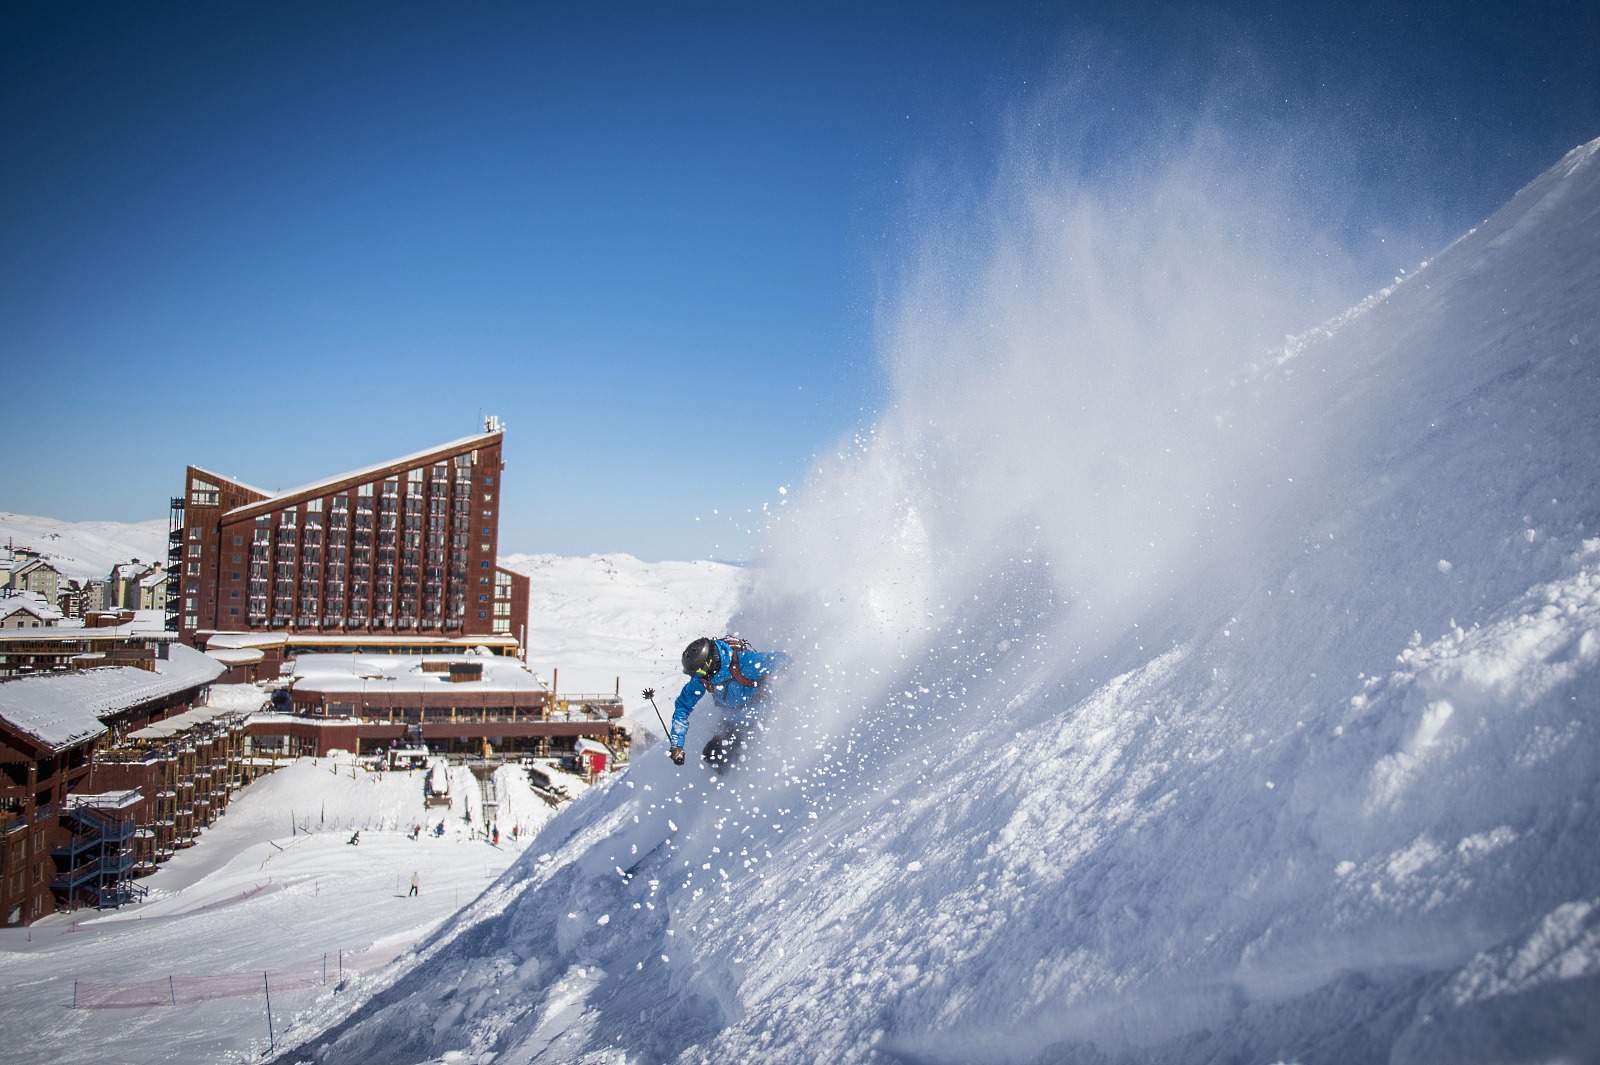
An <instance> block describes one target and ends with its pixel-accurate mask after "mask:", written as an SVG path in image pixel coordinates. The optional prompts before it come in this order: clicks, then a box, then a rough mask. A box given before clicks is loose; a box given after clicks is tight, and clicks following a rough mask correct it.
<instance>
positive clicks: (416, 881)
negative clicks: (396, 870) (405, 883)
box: [407, 873, 422, 898]
mask: <svg viewBox="0 0 1600 1065" xmlns="http://www.w3.org/2000/svg"><path fill="white" fill-rule="evenodd" d="M421 883H422V877H421V875H420V874H418V873H412V874H411V891H410V894H409V895H408V896H407V897H408V898H409V897H410V895H415V894H416V893H417V887H418V886H419V885H420V884H421Z"/></svg>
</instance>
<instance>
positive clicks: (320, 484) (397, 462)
mask: <svg viewBox="0 0 1600 1065" xmlns="http://www.w3.org/2000/svg"><path fill="white" fill-rule="evenodd" d="M504 435H505V430H503V429H497V430H495V431H494V432H492V433H474V434H473V435H472V436H464V437H462V438H461V439H460V440H452V441H450V442H449V443H448V444H437V445H435V446H433V447H430V448H425V449H423V450H422V451H416V452H413V453H412V454H410V455H402V456H401V457H399V458H396V459H386V460H385V461H383V462H376V463H373V464H372V465H371V466H363V467H362V468H361V469H359V470H351V471H349V472H348V473H338V474H334V475H333V476H332V477H324V478H322V479H321V480H318V481H312V482H311V483H309V484H303V485H301V486H300V487H298V488H291V489H289V490H288V491H286V492H277V493H274V494H273V495H271V496H269V497H268V498H266V499H258V500H256V501H255V502H254V503H246V504H244V505H243V506H239V507H234V508H233V509H232V510H230V511H228V512H227V513H226V514H225V515H223V517H225V518H232V517H234V516H236V515H239V514H242V513H244V512H246V511H253V510H273V509H276V507H277V506H279V505H281V504H283V503H284V502H287V501H289V500H299V499H301V498H304V497H309V496H318V495H322V494H323V492H324V490H325V489H328V488H331V487H333V486H334V485H336V484H339V483H341V482H350V483H356V482H360V481H364V480H366V479H368V478H369V477H371V476H373V475H376V474H378V473H380V472H382V471H383V470H386V469H388V468H390V467H391V466H415V465H418V464H421V463H423V462H425V461H426V460H428V459H431V458H433V457H434V456H435V455H445V454H450V453H453V452H456V451H462V450H465V449H466V448H469V447H477V446H482V445H485V444H489V443H492V442H494V441H496V440H499V439H500V438H501V437H503V436H504ZM196 468H197V469H198V467H196Z"/></svg>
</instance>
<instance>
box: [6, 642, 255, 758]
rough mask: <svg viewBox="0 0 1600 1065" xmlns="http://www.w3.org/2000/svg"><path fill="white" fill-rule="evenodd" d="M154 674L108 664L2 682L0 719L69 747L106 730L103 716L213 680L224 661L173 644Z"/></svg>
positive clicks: (55, 745) (47, 741)
mask: <svg viewBox="0 0 1600 1065" xmlns="http://www.w3.org/2000/svg"><path fill="white" fill-rule="evenodd" d="M168 653H169V655H170V657H169V658H166V659H157V660H156V668H155V672H153V673H152V672H151V671H149V670H146V669H137V668H135V667H132V666H107V667H103V668H99V669H86V670H82V671H81V672H77V673H40V674H35V675H33V676H26V677H16V678H14V679H12V680H8V681H5V682H3V683H0V720H4V721H5V722H6V723H7V724H9V725H10V726H11V727H12V728H14V729H17V730H18V731H20V732H22V733H24V734H26V735H28V736H31V737H33V738H34V739H36V740H38V741H39V742H40V743H42V744H44V745H46V746H48V747H50V748H51V749H52V750H57V751H59V750H64V749H66V748H68V747H71V746H73V745H75V744H78V743H81V742H83V741H84V740H88V739H93V738H94V737H96V736H98V735H100V734H101V733H103V732H105V730H106V726H105V724H104V723H103V722H102V721H101V720H100V719H101V718H102V717H110V716H111V715H112V714H115V713H117V712H119V711H122V710H129V709H132V708H134V707H136V706H139V705H141V704H143V703H147V702H151V701H153V700H156V699H161V698H164V697H166V696H168V695H175V694H177V693H178V692H181V691H183V690H185V689H187V688H197V687H200V686H202V685H205V684H209V683H211V682H212V681H214V680H216V679H217V678H218V677H220V676H221V675H222V671H223V666H222V663H221V662H218V661H216V660H214V659H211V658H208V657H206V656H205V655H203V654H201V653H200V652H199V651H196V650H195V649H193V648H192V647H186V646H184V645H183V644H177V643H175V644H172V645H171V646H170V647H169V649H168Z"/></svg>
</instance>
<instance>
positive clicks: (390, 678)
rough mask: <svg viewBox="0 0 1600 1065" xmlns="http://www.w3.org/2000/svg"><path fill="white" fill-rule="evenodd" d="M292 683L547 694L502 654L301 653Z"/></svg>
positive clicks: (317, 687) (324, 688) (353, 689)
mask: <svg viewBox="0 0 1600 1065" xmlns="http://www.w3.org/2000/svg"><path fill="white" fill-rule="evenodd" d="M424 662H434V663H438V662H443V663H452V662H454V663H464V662H470V663H473V664H474V665H481V666H482V667H483V676H482V679H480V680H465V681H452V680H450V679H449V678H450V674H449V673H448V672H424V671H423V668H422V664H423V663H424ZM294 686H295V687H296V688H301V687H303V688H305V689H307V690H312V691H319V692H350V693H358V692H367V693H370V694H377V693H378V692H446V691H448V692H451V693H454V694H461V695H467V694H470V693H473V692H545V691H549V690H550V689H549V687H548V686H547V685H546V684H545V682H544V681H542V680H540V679H539V678H538V677H537V676H535V675H534V673H533V672H532V671H531V670H530V669H528V667H527V666H525V665H523V664H522V662H521V661H520V660H518V659H515V658H511V657H509V656H506V655H494V654H489V655H485V654H464V655H383V654H376V655H301V656H300V657H299V658H298V659H296V660H295V671H294Z"/></svg>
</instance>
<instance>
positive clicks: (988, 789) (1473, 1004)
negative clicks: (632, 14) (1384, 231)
mask: <svg viewBox="0 0 1600 1065" xmlns="http://www.w3.org/2000/svg"><path fill="white" fill-rule="evenodd" d="M1597 152H1600V142H1596V143H1595V144H1591V145H1587V146H1585V147H1584V148H1581V149H1578V150H1576V151H1574V152H1573V153H1571V154H1570V155H1569V156H1568V157H1567V158H1566V159H1564V160H1562V162H1561V163H1559V164H1558V165H1557V166H1556V167H1554V168H1552V169H1551V170H1550V171H1549V172H1548V173H1546V174H1545V175H1544V176H1542V177H1541V178H1539V179H1538V180H1536V181H1535V182H1533V183H1532V184H1531V185H1530V186H1529V187H1528V188H1527V189H1525V190H1524V191H1523V192H1522V193H1520V194H1519V195H1518V196H1517V197H1516V198H1515V199H1514V200H1513V201H1512V202H1511V203H1510V204H1508V205H1507V207H1506V208H1504V209H1503V210H1502V211H1500V212H1499V213H1497V214H1496V215H1495V216H1494V217H1493V218H1491V219H1489V220H1488V222H1486V223H1485V224H1484V225H1482V226H1480V227H1478V229H1477V230H1475V231H1474V232H1473V233H1472V234H1470V235H1469V236H1467V237H1465V238H1463V239H1462V240H1460V241H1458V242H1456V243H1455V244H1453V245H1452V246H1451V247H1449V248H1447V249H1446V250H1444V251H1443V252H1441V253H1440V254H1439V255H1437V256H1436V257H1434V258H1433V259H1432V261H1431V262H1430V264H1429V266H1428V268H1427V269H1426V270H1425V271H1423V272H1421V273H1418V274H1415V275H1413V276H1412V277H1411V278H1410V279H1409V280H1407V281H1406V282H1405V283H1404V284H1400V285H1397V286H1394V287H1393V288H1392V290H1390V291H1389V292H1388V293H1387V294H1386V295H1384V296H1383V297H1382V298H1381V299H1378V300H1376V301H1374V302H1372V303H1370V304H1368V305H1367V306H1366V308H1365V310H1364V311H1363V313H1360V314H1357V315H1348V316H1345V317H1344V318H1343V319H1342V320H1341V321H1339V322H1338V323H1337V328H1330V329H1327V330H1324V331H1323V332H1322V333H1321V334H1319V335H1316V336H1313V337H1311V338H1310V339H1307V340H1306V341H1305V342H1304V343H1303V344H1302V345H1301V346H1300V347H1299V349H1298V350H1297V352H1296V354H1295V357H1294V358H1292V359H1290V360H1288V361H1286V362H1282V363H1281V364H1276V365H1274V364H1273V360H1268V363H1266V364H1262V365H1260V366H1259V368H1258V369H1256V370H1253V371H1249V372H1244V373H1240V374H1236V375H1233V376H1231V377H1229V378H1228V383H1225V384H1217V385H1214V386H1212V387H1210V388H1209V390H1194V389H1186V390H1185V391H1184V392H1183V393H1182V395H1181V396H1179V397H1173V396H1170V395H1167V394H1164V393H1162V392H1160V387H1161V382H1159V381H1155V382H1149V384H1148V386H1147V387H1146V388H1144V389H1142V390H1140V391H1139V393H1138V394H1139V395H1145V394H1149V393H1151V392H1154V395H1153V396H1151V397H1150V398H1149V399H1148V400H1147V399H1142V398H1141V399H1139V400H1138V402H1139V403H1141V404H1148V406H1132V407H1128V408H1125V409H1121V408H1119V409H1115V410H1113V411H1111V412H1110V413H1111V415H1114V417H1105V418H1101V419H1100V421H1098V422H1094V419H1095V418H1096V417H1097V415H1096V413H1095V412H1094V411H1092V410H1088V411H1087V412H1086V414H1085V415H1084V416H1083V417H1082V418H1075V419H1066V420H1062V419H1056V420H1054V421H1052V420H1051V417H1050V416H1051V413H1052V412H1053V411H1060V410H1067V411H1073V412H1077V411H1079V410H1080V406H1081V405H1080V404H1079V403H1078V402H1077V398H1078V397H1077V386H1078V384H1079V380H1080V379H1079V378H1077V377H1074V375H1073V373H1072V372H1070V364H1071V363H1072V358H1071V357H1063V356H1062V355H1061V353H1060V351H1059V350H1058V349H1049V350H1043V349H1040V348H1039V347H1038V346H1037V345H1036V344H1034V343H1033V340H1034V337H1033V336H1031V335H1030V336H1021V337H1020V340H1019V343H1018V344H1017V345H1016V346H1015V347H1014V348H1013V349H1010V350H1006V351H1001V352H1000V353H999V354H997V355H994V356H993V358H991V360H990V362H989V363H987V364H986V365H985V367H984V373H983V374H981V375H977V376H976V377H974V376H972V375H964V374H962V373H960V372H958V371H959V369H960V368H959V367H957V366H948V365H946V361H947V360H958V359H960V358H962V357H965V353H963V352H962V351H959V350H951V351H944V350H941V349H937V348H933V349H929V348H920V347H918V346H917V345H910V346H909V350H908V352H907V353H903V354H902V355H901V356H900V357H902V358H904V359H908V360H910V362H911V365H908V366H906V367H903V369H905V370H906V372H905V373H904V374H903V377H904V379H905V380H907V381H911V382H920V383H919V384H917V385H916V387H917V388H921V389H923V390H924V393H923V394H921V395H917V396H913V395H911V394H910V393H908V395H907V398H906V402H905V403H904V404H902V405H900V406H899V407H897V408H895V409H894V410H892V411H891V412H890V413H889V414H887V415H886V416H885V417H884V419H883V421H882V422H881V423H880V425H878V426H877V427H876V429H875V432H874V433H873V434H872V439H871V444H870V446H868V447H864V448H862V449H861V450H860V452H859V453H858V454H852V455H849V456H846V457H845V458H842V459H840V460H838V461H834V462H827V463H824V464H823V465H821V466H819V468H818V470H817V471H816V472H815V474H814V475H813V477H812V479H811V481H810V483H809V484H808V485H807V487H806V490H805V492H804V493H802V498H801V500H800V501H799V502H798V505H796V506H794V507H793V508H792V509H791V512H790V513H789V514H787V515H786V516H785V520H784V523H783V524H782V525H780V526H779V527H777V528H775V530H774V533H773V538H772V545H771V549H770V553H769V555H768V559H769V564H768V565H766V566H764V567H763V572H762V574H761V576H760V580H759V581H758V582H756V583H755V584H754V585H753V586H752V587H751V589H750V590H749V593H748V595H747V597H746V599H745V606H744V608H743V609H742V611H741V614H740V615H739V616H738V617H737V618H736V619H735V624H736V625H737V627H738V628H739V629H740V630H741V631H742V632H745V633H746V634H747V635H750V636H752V637H753V638H756V639H757V640H759V641H761V642H764V643H767V644H773V645H782V646H784V647H786V648H788V649H789V650H790V651H791V652H792V653H794V654H795V655H796V656H797V662H796V664H795V666H794V667H793V668H792V670H791V671H790V673H789V674H788V675H787V676H786V677H785V684H784V687H782V688H780V689H779V690H778V691H777V692H776V694H775V698H774V702H773V703H772V704H771V706H770V707H769V710H768V719H767V728H766V731H765V733H764V734H763V735H762V736H761V738H760V742H759V744H758V746H757V749H756V751H755V753H754V754H753V756H752V759H751V761H750V762H749V763H748V764H747V765H745V766H743V767H741V769H740V770H739V771H738V772H737V773H735V774H734V775H732V776H730V777H727V778H723V779H717V778H714V777H712V776H710V775H709V774H708V773H707V772H705V770H704V769H703V768H702V767H697V766H693V765H692V764H691V766H687V767H684V768H683V769H681V770H680V769H677V768H675V767H673V766H672V765H671V764H670V763H669V762H667V760H666V759H664V758H659V757H654V758H651V757H646V758H644V759H641V760H640V761H638V762H637V763H636V764H635V765H634V766H633V767H632V768H631V769H630V771H629V773H628V774H627V776H626V777H625V778H624V779H623V780H622V781H621V782H619V783H618V784H616V785H614V786H612V787H611V788H609V789H608V790H606V791H603V792H600V793H596V794H593V795H591V796H590V797H589V798H587V799H586V800H584V801H583V802H582V803H580V804H578V805H577V806H576V807H574V808H573V809H572V810H570V811H569V812H568V813H567V814H566V815H564V816H563V817H562V818H559V819H558V820H557V821H556V822H554V823H552V825H551V826H550V827H549V828H548V829H547V830H546V831H545V833H544V834H543V836H542V837H541V838H540V839H538V840H537V841H536V842H535V845H534V846H533V847H532V848H530V850H529V852H528V855H527V856H526V857H525V859H524V860H523V861H522V862H520V863H519V864H518V865H517V866H515V867H513V868H512V869H511V870H510V871H508V873H507V874H506V876H505V877H503V878H502V880H501V881H500V882H499V883H498V884H497V885H496V886H495V888H494V889H492V890H491V891H490V892H489V893H487V894H486V895H485V896H484V898H483V899H481V900H480V901H479V902H478V903H477V904H475V905H474V906H473V907H472V908H471V909H470V910H469V911H468V912H466V913H463V914H462V915H460V916H459V917H458V918H457V919H456V921H455V922H454V923H453V925H452V926H451V927H449V928H447V929H445V930H443V931H442V932H441V933H440V934H439V935H437V936H436V937H434V938H433V939H432V940H431V941H430V942H429V943H427V944H426V945H425V946H424V947H422V948H421V949H419V951H418V952H417V953H416V954H415V955H414V956H413V957H411V958H410V959H408V960H406V961H404V962H402V963H401V964H399V965H398V966H397V968H396V970H395V971H394V973H393V974H392V983H391V984H390V986H389V987H388V988H387V989H386V990H385V991H383V992H382V993H380V994H378V995H377V996H375V997H374V998H372V999H371V1000H370V1001H369V1002H367V1003H365V1004H363V1005H361V1006H360V1007H358V1008H355V1009H354V1010H351V1009H350V1008H349V1007H347V1006H345V1005H344V1004H336V1003H334V1002H333V1001H331V1000H330V1001H328V1002H326V1003H325V1004H324V1006H323V1007H322V1010H323V1015H322V1016H323V1020H324V1022H325V1023H326V1024H327V1025H328V1028H327V1030H326V1031H325V1032H324V1033H323V1034H322V1035H321V1036H319V1037H317V1038H315V1039H313V1040H311V1041H309V1042H308V1043H307V1044H305V1045H304V1046H303V1047H302V1048H301V1049H300V1050H298V1051H296V1052H293V1053H291V1054H289V1055H288V1056H286V1057H285V1058H284V1060H286V1061H289V1060H307V1059H309V1058H313V1057H314V1058H315V1059H316V1060H319V1061H357V1060H385V1061H395V1062H403V1061H440V1060H451V1061H477V1062H489V1061H494V1062H536V1061H550V1062H556V1061H559V1062H601V1061H621V1060H627V1061H712V1062H736V1061H737V1062H744V1061H778V1062H812V1061H823V1060H826V1061H836V1062H849V1061H886V1062H887V1061H898V1062H917V1063H933V1062H975V1061H976V1062H1041V1063H1042V1062H1080V1061H1081V1062H1096V1063H1104V1062H1122V1061H1127V1062H1135V1061H1137V1062H1172V1063H1175V1065H1176V1063H1180V1062H1193V1061H1204V1060H1247V1061H1254V1060H1260V1061H1274V1060H1277V1061H1304V1062H1363V1061H1394V1062H1441V1063H1443V1062H1471V1061H1483V1062H1490V1061H1525V1060H1600V1020H1596V1017H1597V1016H1600V1015H1597V1014H1596V1011H1595V1010H1594V1009H1593V1004H1594V1003H1595V1002H1596V1001H1597V1000H1600V889H1597V887H1596V885H1597V884H1600V849H1597V848H1596V847H1595V845H1594V840H1595V839H1596V838H1600V768H1597V767H1600V722H1597V721H1596V719H1595V713H1596V710H1597V708H1600V543H1597V530H1600V478H1596V477H1595V476H1594V472H1593V471H1594V463H1595V459H1596V457H1597V456H1600V373H1597V369H1596V367H1597V361H1596V360H1597V359H1600V307H1597V298H1596V295H1595V294H1596V293H1597V292H1600V157H1597ZM1024 265H1026V264H1024ZM979 287H981V286H979ZM995 289H996V291H999V290H1000V289H1001V286H995ZM980 310H981V308H980ZM972 317H973V320H975V321H985V322H986V321H989V320H990V319H985V318H984V317H983V316H982V315H979V314H974V315H973V316H972ZM1025 332H1026V330H1025V329H1023V330H1020V331H1019V336H1020V334H1021V333H1025ZM1280 335H1282V334H1281V333H1280ZM1257 350H1258V351H1259V349H1257ZM1071 354H1072V353H1070V352H1069V356H1070V355H1071ZM1081 355H1082V353H1079V356H1081ZM1238 362H1239V364H1240V365H1245V366H1251V365H1254V364H1256V363H1258V362H1259V359H1258V357H1257V356H1256V355H1255V354H1254V353H1252V352H1246V353H1242V354H1241V355H1240V356H1239V359H1238ZM947 370H949V371H954V372H950V373H946V371H947ZM1097 380H1100V381H1102V382H1109V383H1110V384H1112V385H1116V384H1117V383H1118V381H1117V379H1116V378H1115V376H1106V375H1102V376H1101V377H1100V378H1097ZM941 381H954V382H959V384H960V386H961V387H960V394H959V395H958V396H952V395H950V394H947V393H943V392H941V391H940V389H939V383H940V382H941ZM1019 381H1025V382H1027V387H1028V393H1027V394H1022V393H1019V392H1018V391H1017V384H1018V382H1019ZM1128 394H1135V393H1128ZM1108 395H1109V399H1108V402H1126V396H1125V395H1124V394H1122V393H1116V392H1115V391H1113V392H1111V393H1108ZM1180 401H1181V402H1180ZM1182 404H1187V407H1184V406H1182ZM1024 407H1025V408H1026V409H1023V408H1024ZM1174 411H1175V412H1176V413H1173V412H1174ZM1169 415H1170V416H1171V417H1172V419H1173V420H1172V421H1170V422H1163V421H1162V419H1163V418H1166V417H1168V416H1169ZM1085 419H1087V420H1089V421H1091V422H1094V424H1096V425H1097V426H1098V427H1099V430H1100V431H1105V432H1108V433H1114V432H1116V431H1117V430H1118V428H1119V426H1122V425H1128V426H1131V427H1132V428H1131V429H1129V430H1128V431H1129V432H1130V433H1135V432H1136V433H1142V434H1143V437H1142V439H1141V438H1139V437H1138V436H1136V435H1128V436H1116V437H1114V438H1113V441H1112V442H1114V443H1115V444H1117V445H1119V447H1112V448H1106V447H1097V446H1096V445H1098V444H1101V443H1103V442H1102V441H1097V440H1095V439H1087V438H1084V437H1081V436H1076V437H1075V436H1073V435H1072V434H1073V433H1074V432H1077V431H1078V430H1077V425H1079V424H1081V422H1082V421H1083V420H1085ZM1206 426H1212V427H1214V428H1215V432H1214V433H1213V434H1211V435H1206V433H1207V432H1208V431H1207V430H1206V428H1205V427H1206ZM1174 427H1175V428H1174ZM1162 434H1171V435H1170V436H1163V435H1162ZM1067 443H1072V444H1074V445H1077V446H1065V445H1066V444H1067ZM1122 444H1128V445H1130V446H1131V450H1127V451H1123V450H1120V445H1122ZM1185 446H1187V447H1188V449H1189V453H1187V454H1181V455H1180V454H1175V453H1174V454H1173V455H1172V457H1171V458H1163V456H1164V455H1167V454H1168V453H1169V452H1170V451H1173V450H1174V449H1176V448H1181V447H1185ZM1119 455H1124V456H1126V461H1124V462H1122V463H1120V464H1116V460H1117V458H1118V456H1119ZM1042 457H1047V460H1045V459H1044V458H1042ZM1108 463H1110V464H1112V465H1111V466H1110V468H1109V472H1110V473H1111V474H1112V476H1107V473H1108V468H1107V464H1108ZM1091 464H1092V465H1091ZM1174 469H1176V470H1178V471H1181V472H1182V474H1183V477H1182V478H1178V479H1175V478H1174V477H1173V476H1172V473H1173V471H1174ZM1130 496H1131V497H1132V498H1131V499H1130V498H1128V497H1130ZM1107 522H1111V523H1112V524H1111V527H1110V528H1107V527H1106V523H1107ZM1141 523H1142V524H1141ZM710 717H711V715H710V714H709V713H701V714H697V716H696V719H695V730H694V732H693V734H692V735H691V739H690V747H691V749H697V748H698V745H699V743H700V742H702V740H703V737H704V736H705V734H706V732H707V730H708V729H709V727H710V720H709V718H710ZM430 1018H444V1020H443V1021H442V1022H440V1023H433V1022H432V1021H431V1020H429V1019H430Z"/></svg>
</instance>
